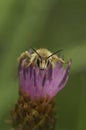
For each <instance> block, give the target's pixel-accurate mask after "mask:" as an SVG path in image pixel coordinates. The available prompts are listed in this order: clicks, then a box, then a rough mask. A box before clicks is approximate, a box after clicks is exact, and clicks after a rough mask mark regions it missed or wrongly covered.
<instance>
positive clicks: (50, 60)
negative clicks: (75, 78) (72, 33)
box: [18, 48, 68, 70]
mask: <svg viewBox="0 0 86 130" xmlns="http://www.w3.org/2000/svg"><path fill="white" fill-rule="evenodd" d="M61 51H62V49H60V50H58V51H56V52H54V53H52V52H50V51H49V50H48V49H45V48H40V49H37V50H35V49H34V48H32V52H31V53H30V52H28V51H25V52H23V53H22V54H21V55H20V57H19V58H18V60H19V61H20V60H21V59H22V58H24V60H23V62H25V61H26V60H27V59H28V61H29V62H28V65H27V66H28V67H29V66H30V65H31V64H33V65H36V66H38V67H39V68H40V70H45V69H47V68H48V67H49V66H50V65H52V66H53V67H54V66H55V65H56V63H57V62H60V63H62V64H67V63H68V62H65V61H64V60H63V59H62V58H60V57H58V56H57V55H56V54H57V53H59V52H61Z"/></svg>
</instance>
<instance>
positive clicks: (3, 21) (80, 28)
mask: <svg viewBox="0 0 86 130" xmlns="http://www.w3.org/2000/svg"><path fill="white" fill-rule="evenodd" d="M30 47H34V48H40V47H41V48H43V47H44V48H48V49H49V50H51V51H52V52H54V51H56V50H58V49H61V48H63V49H64V51H63V52H62V55H64V56H65V60H68V59H69V58H71V59H72V62H73V63H72V68H71V72H70V78H69V81H68V84H67V85H66V87H65V89H64V90H62V91H61V92H60V93H59V94H58V95H57V115H58V125H57V128H56V130H86V1H85V0H0V130H10V129H11V126H10V125H9V124H6V123H5V120H6V119H8V118H9V111H10V110H11V109H12V107H13V105H14V104H15V103H16V100H17V98H18V76H17V57H18V56H19V55H20V53H21V52H23V51H25V50H29V49H30Z"/></svg>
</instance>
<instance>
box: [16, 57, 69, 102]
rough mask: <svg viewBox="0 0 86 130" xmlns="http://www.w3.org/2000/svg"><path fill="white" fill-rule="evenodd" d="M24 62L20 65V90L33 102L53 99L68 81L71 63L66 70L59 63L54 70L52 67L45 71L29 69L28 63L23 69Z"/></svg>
mask: <svg viewBox="0 0 86 130" xmlns="http://www.w3.org/2000/svg"><path fill="white" fill-rule="evenodd" d="M23 60H24V59H22V60H21V62H20V65H19V90H20V91H22V92H24V93H25V94H27V95H29V96H30V97H31V99H32V100H34V99H37V98H40V97H46V96H49V97H50V98H53V97H54V96H55V95H56V94H57V93H58V92H59V91H60V90H61V89H63V88H64V86H65V84H66V83H67V81H68V77H69V75H68V74H69V70H70V66H71V61H69V63H68V65H67V67H66V68H64V67H63V64H62V63H60V62H58V63H57V64H56V66H55V67H54V68H53V67H52V65H51V66H50V67H49V68H47V69H45V70H40V68H39V67H37V66H33V65H30V66H29V67H27V61H25V63H24V66H23V67H22V63H23Z"/></svg>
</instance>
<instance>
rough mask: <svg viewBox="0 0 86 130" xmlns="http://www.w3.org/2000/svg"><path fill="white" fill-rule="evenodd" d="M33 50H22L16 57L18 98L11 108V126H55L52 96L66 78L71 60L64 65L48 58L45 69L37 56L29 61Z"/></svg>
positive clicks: (23, 129)
mask: <svg viewBox="0 0 86 130" xmlns="http://www.w3.org/2000/svg"><path fill="white" fill-rule="evenodd" d="M34 53H35V52H33V53H31V52H30V53H29V52H28V54H27V53H23V56H21V57H20V60H19V69H18V75H19V98H18V101H17V103H16V105H15V108H14V110H13V112H12V120H13V127H14V130H54V129H55V124H56V110H55V100H54V99H55V96H56V94H57V93H58V92H59V91H60V90H62V89H63V88H64V86H65V84H66V83H67V81H68V77H69V76H68V75H69V70H70V66H71V61H69V62H68V64H67V67H66V68H64V66H63V63H61V62H56V64H55V66H54V67H53V66H52V64H51V63H48V62H47V65H48V66H47V67H46V69H40V66H39V62H40V61H37V60H38V59H36V62H35V61H33V62H32V63H31V64H29V63H30V62H31V60H30V59H29V58H32V57H33V56H32V55H33V54H34ZM36 55H37V54H36ZM39 56H41V55H39ZM41 58H42V59H44V57H43V56H41ZM41 62H42V61H41ZM36 63H37V64H36Z"/></svg>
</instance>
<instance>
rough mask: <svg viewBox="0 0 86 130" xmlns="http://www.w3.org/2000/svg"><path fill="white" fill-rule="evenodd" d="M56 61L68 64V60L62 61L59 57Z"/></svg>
mask: <svg viewBox="0 0 86 130" xmlns="http://www.w3.org/2000/svg"><path fill="white" fill-rule="evenodd" d="M58 61H59V62H61V63H63V64H68V61H64V60H63V59H62V58H59V59H58Z"/></svg>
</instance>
